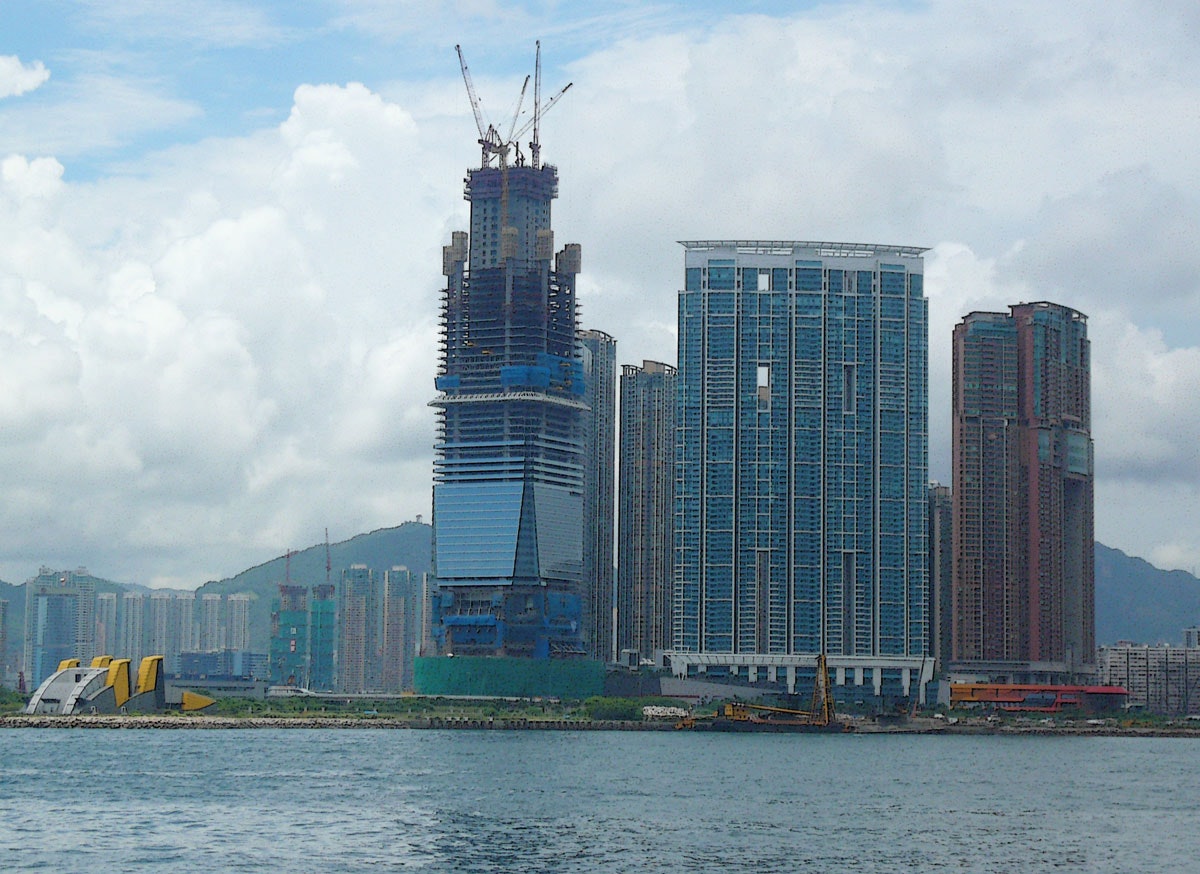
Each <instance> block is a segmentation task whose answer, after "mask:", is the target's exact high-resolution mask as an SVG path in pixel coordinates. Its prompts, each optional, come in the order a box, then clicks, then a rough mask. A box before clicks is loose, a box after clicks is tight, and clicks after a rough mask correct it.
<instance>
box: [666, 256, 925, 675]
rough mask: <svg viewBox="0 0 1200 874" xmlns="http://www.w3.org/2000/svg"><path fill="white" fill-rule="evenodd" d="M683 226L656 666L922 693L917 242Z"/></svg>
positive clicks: (921, 309) (921, 344) (921, 298)
mask: <svg viewBox="0 0 1200 874" xmlns="http://www.w3.org/2000/svg"><path fill="white" fill-rule="evenodd" d="M683 246H684V248H685V256H684V260H685V276H684V289H683V290H682V291H681V292H680V293H679V375H678V380H679V388H678V407H677V415H676V426H677V434H678V440H679V449H678V456H677V466H676V471H677V475H676V508H677V509H676V532H675V543H676V564H675V586H674V591H673V609H672V622H673V625H672V639H673V640H672V642H673V647H674V651H673V652H671V653H670V659H671V664H672V669H673V670H674V671H675V672H676V673H677V674H678V673H683V672H686V671H689V670H705V671H707V672H709V673H712V672H713V671H714V670H715V669H719V670H728V671H729V672H731V673H733V672H738V673H740V672H742V671H745V673H746V674H747V675H748V678H749V679H750V680H751V681H755V680H757V679H764V678H763V676H762V674H763V673H764V672H765V674H766V675H767V676H766V677H765V679H770V680H779V681H785V682H787V684H788V686H789V687H791V686H794V685H795V675H796V672H797V671H801V672H802V673H804V674H806V675H807V676H811V675H812V671H813V670H814V668H815V665H816V661H817V656H818V654H820V653H825V654H827V656H828V664H829V665H830V669H831V672H832V674H833V680H834V683H835V684H837V685H843V684H845V685H858V686H863V687H864V689H863V690H862V691H861V692H856V693H855V694H856V695H857V694H866V695H870V694H872V692H873V693H874V694H875V695H876V696H885V697H892V696H906V695H909V694H918V695H923V693H924V685H925V683H926V682H928V680H929V679H930V678H931V677H932V669H933V664H932V659H930V658H928V657H927V654H926V623H927V618H926V615H925V604H926V570H927V569H926V561H927V546H926V537H927V531H926V510H927V497H926V488H927V467H928V465H927V434H926V430H927V406H928V403H927V359H928V338H927V304H926V299H925V295H924V292H923V264H922V257H921V256H922V252H923V251H925V250H923V249H920V248H914V247H910V246H882V245H869V244H855V243H823V242H779V241H762V242H755V241H716V242H685V243H683Z"/></svg>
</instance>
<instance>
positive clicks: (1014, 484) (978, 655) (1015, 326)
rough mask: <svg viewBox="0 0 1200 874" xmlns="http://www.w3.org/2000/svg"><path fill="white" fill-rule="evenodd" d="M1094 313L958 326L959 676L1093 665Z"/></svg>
mask: <svg viewBox="0 0 1200 874" xmlns="http://www.w3.org/2000/svg"><path fill="white" fill-rule="evenodd" d="M1090 354H1091V353H1090V349H1089V344H1088V337H1087V317H1086V316H1084V315H1083V314H1082V313H1079V312H1076V311H1075V310H1073V309H1070V308H1068V307H1064V306H1060V305H1059V304H1054V303H1046V302H1039V303H1022V304H1017V305H1015V306H1012V307H1010V312H1008V313H985V312H974V313H971V314H970V315H968V316H966V317H965V318H964V319H963V320H962V322H960V323H959V324H958V325H957V326H955V328H954V413H953V417H954V418H953V427H954V433H953V461H954V464H953V467H954V487H953V502H954V571H953V602H954V603H953V611H954V616H953V626H954V627H953V662H952V666H951V667H952V670H956V671H959V672H967V673H973V674H976V675H985V676H988V677H990V678H993V679H997V680H1006V681H1008V682H1039V681H1040V682H1045V681H1070V680H1072V679H1084V678H1087V677H1089V676H1090V675H1091V674H1092V673H1094V671H1095V664H1096V654H1095V604H1094V587H1095V569H1094V566H1093V563H1094V556H1093V548H1094V545H1093V539H1092V538H1093V528H1092V524H1093V523H1092V507H1093V491H1092V478H1093V476H1092V438H1091V362H1090Z"/></svg>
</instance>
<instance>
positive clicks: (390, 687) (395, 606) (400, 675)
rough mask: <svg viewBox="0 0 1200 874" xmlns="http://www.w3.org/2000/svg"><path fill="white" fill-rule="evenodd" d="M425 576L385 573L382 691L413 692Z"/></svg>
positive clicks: (407, 572)
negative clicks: (420, 605)
mask: <svg viewBox="0 0 1200 874" xmlns="http://www.w3.org/2000/svg"><path fill="white" fill-rule="evenodd" d="M424 576H425V575H424V574H415V573H413V572H412V571H410V570H409V569H408V568H405V567H393V568H390V569H388V570H386V571H384V573H383V643H382V646H381V647H380V648H381V650H382V666H381V676H382V683H381V686H380V688H382V689H383V691H385V692H401V691H411V690H412V688H413V658H414V657H415V656H416V654H417V647H418V645H419V641H420V625H421V616H420V609H419V607H418V604H419V601H420V598H421V592H422V590H423V588H424V579H423V577H424Z"/></svg>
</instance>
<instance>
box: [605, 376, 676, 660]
mask: <svg viewBox="0 0 1200 874" xmlns="http://www.w3.org/2000/svg"><path fill="white" fill-rule="evenodd" d="M676 376H677V371H676V370H675V368H674V367H672V366H671V365H669V364H663V363H661V362H658V361H643V362H642V366H641V367H638V366H636V365H633V364H626V365H625V366H624V367H623V368H621V467H620V471H621V488H620V491H619V494H620V499H619V500H620V508H621V512H620V517H619V518H620V522H619V526H620V538H619V539H618V546H617V648H618V655H620V653H621V652H622V651H629V652H635V653H637V655H638V657H639V658H648V657H650V656H651V654H653V653H654V652H656V651H659V650H666V649H670V647H671V584H672V579H673V568H674V566H675V380H676Z"/></svg>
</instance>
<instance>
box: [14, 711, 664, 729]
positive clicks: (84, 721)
mask: <svg viewBox="0 0 1200 874" xmlns="http://www.w3.org/2000/svg"><path fill="white" fill-rule="evenodd" d="M0 728H108V729H132V730H136V729H145V728H158V729H163V728H165V729H193V730H194V729H207V730H221V729H246V728H372V729H431V728H432V729H475V730H484V731H488V730H491V731H530V730H533V731H538V730H540V731H664V730H665V731H673V730H674V728H675V724H674V722H623V721H620V720H582V719H523V718H511V717H508V718H481V719H468V718H460V717H438V716H432V717H416V718H391V717H386V716H383V717H367V716H244V717H237V716H203V715H178V716H159V715H155V716H99V715H95V716H90V715H89V716H24V715H17V716H0Z"/></svg>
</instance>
